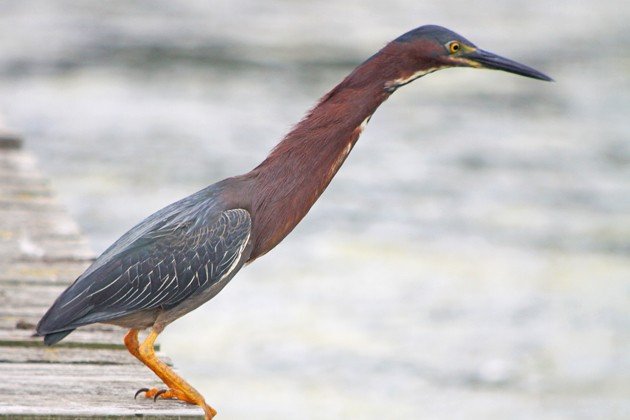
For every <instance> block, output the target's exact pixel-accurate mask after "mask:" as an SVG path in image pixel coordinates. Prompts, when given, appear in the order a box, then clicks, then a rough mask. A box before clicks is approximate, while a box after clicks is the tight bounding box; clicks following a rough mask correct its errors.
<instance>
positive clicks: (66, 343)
mask: <svg viewBox="0 0 630 420" xmlns="http://www.w3.org/2000/svg"><path fill="white" fill-rule="evenodd" d="M33 333H34V331H32V330H18V329H13V330H0V347H3V346H23V347H44V343H43V341H42V338H41V337H33ZM123 336H124V330H122V329H120V333H118V334H113V333H112V332H111V331H98V330H83V329H80V328H79V329H78V330H76V331H74V332H73V333H72V334H70V335H69V336H68V337H67V338H65V339H64V340H63V341H61V342H60V343H58V344H56V345H55V347H57V348H77V347H84V348H99V349H123V348H124V345H123Z"/></svg>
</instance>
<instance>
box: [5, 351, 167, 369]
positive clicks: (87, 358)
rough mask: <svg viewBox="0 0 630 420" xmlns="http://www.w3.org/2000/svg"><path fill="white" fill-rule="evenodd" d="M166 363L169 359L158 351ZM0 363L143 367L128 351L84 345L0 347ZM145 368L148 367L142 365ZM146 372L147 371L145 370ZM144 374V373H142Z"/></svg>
mask: <svg viewBox="0 0 630 420" xmlns="http://www.w3.org/2000/svg"><path fill="white" fill-rule="evenodd" d="M158 357H159V358H160V359H161V360H162V361H163V362H165V363H166V364H169V365H170V364H171V360H170V359H169V358H168V357H167V356H165V355H163V354H160V353H158ZM0 363H39V364H41V363H65V364H81V365H85V364H94V365H137V366H140V367H143V365H141V364H140V362H138V361H137V360H136V359H135V358H134V357H133V356H132V355H131V354H129V352H128V351H127V349H124V350H112V349H91V348H85V347H77V348H63V347H57V346H54V347H27V348H24V347H0ZM144 368H145V369H148V368H146V367H144ZM147 373H148V371H147ZM144 376H146V374H145V375H144Z"/></svg>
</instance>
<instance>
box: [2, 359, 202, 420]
mask: <svg viewBox="0 0 630 420" xmlns="http://www.w3.org/2000/svg"><path fill="white" fill-rule="evenodd" d="M146 370H147V369H146V367H143V366H140V365H137V364H136V365H134V364H128V365H111V366H107V367H106V368H103V366H101V365H81V364H62V363H57V364H32V363H0V378H10V381H6V380H2V381H0V396H2V397H1V398H0V413H3V414H4V415H5V416H9V418H23V417H19V416H29V415H30V416H33V415H40V416H41V415H46V416H49V417H50V418H53V417H54V418H77V417H80V416H85V417H92V418H93V417H101V418H104V417H108V418H109V417H110V416H117V417H122V416H132V417H133V416H138V417H146V416H159V418H161V419H164V418H169V417H170V418H173V416H175V418H177V416H180V417H183V418H191V417H197V418H199V417H201V416H202V410H201V409H200V408H197V407H194V406H191V405H189V404H184V403H181V402H178V401H168V400H158V401H157V402H155V403H154V402H153V400H149V399H146V398H138V399H137V400H134V399H133V395H134V393H135V391H136V390H137V389H139V388H142V387H158V388H162V387H163V385H162V384H161V383H160V382H159V381H157V380H156V379H153V378H150V377H149V376H148V375H147V372H146ZM9 413H10V414H9Z"/></svg>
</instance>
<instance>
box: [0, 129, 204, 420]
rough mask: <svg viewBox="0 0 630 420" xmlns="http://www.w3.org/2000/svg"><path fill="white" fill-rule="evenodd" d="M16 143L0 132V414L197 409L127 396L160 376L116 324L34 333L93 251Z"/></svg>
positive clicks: (160, 413)
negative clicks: (47, 342) (54, 334)
mask: <svg viewBox="0 0 630 420" xmlns="http://www.w3.org/2000/svg"><path fill="white" fill-rule="evenodd" d="M20 144H21V142H20V141H17V140H16V137H15V136H9V135H4V137H3V135H2V133H0V419H4V418H11V419H18V418H19V419H28V418H33V419H42V418H72V419H76V418H90V419H94V418H117V419H119V418H129V419H131V418H137V417H143V418H160V419H164V418H171V419H174V418H192V417H195V418H199V417H201V410H200V409H197V408H196V407H192V406H189V405H186V404H183V403H179V402H176V401H164V400H161V401H158V402H156V403H154V402H153V401H152V400H147V399H145V398H139V399H138V400H134V399H133V394H134V393H135V391H136V390H137V389H138V388H141V387H146V386H149V387H151V386H157V387H163V385H161V384H160V382H159V381H158V380H157V378H156V377H154V375H153V374H152V373H151V372H150V371H149V370H148V369H147V368H146V367H144V366H142V365H141V364H140V363H139V362H137V361H136V360H135V359H134V358H133V357H132V356H130V355H129V353H128V352H127V351H126V350H125V349H124V346H123V345H122V336H123V334H124V331H123V330H121V329H119V328H117V327H114V326H107V325H93V326H88V327H85V328H82V329H80V330H78V331H76V332H74V333H73V334H71V335H69V336H68V337H67V338H66V339H65V340H63V341H62V342H61V343H59V344H58V345H56V346H54V347H52V348H49V347H45V346H43V344H42V339H41V338H40V337H33V333H34V327H35V325H36V323H37V321H38V320H39V318H40V317H41V316H42V315H43V313H44V311H45V310H46V309H47V308H48V306H50V304H51V303H52V302H53V300H54V299H55V297H56V296H57V295H58V294H59V293H60V292H61V291H62V290H63V289H64V288H65V287H66V286H67V285H68V284H69V283H71V282H72V281H73V280H74V279H75V278H76V277H77V275H79V274H80V273H81V272H82V271H83V270H84V269H85V268H86V267H87V265H89V263H90V261H91V260H92V258H93V255H92V254H91V252H90V250H89V248H88V246H87V244H86V242H85V239H84V238H83V236H82V235H81V232H80V230H79V228H78V227H77V225H76V224H75V223H74V221H73V220H72V218H70V216H69V215H68V214H67V213H66V212H65V211H64V209H63V208H62V206H60V205H59V203H58V202H57V201H56V200H55V197H54V194H53V192H52V190H51V188H50V186H49V183H48V182H47V181H46V180H45V179H44V178H43V177H42V176H41V175H40V174H39V172H38V171H37V164H36V161H35V160H34V159H33V158H32V156H31V155H29V154H28V153H26V152H24V151H22V150H20Z"/></svg>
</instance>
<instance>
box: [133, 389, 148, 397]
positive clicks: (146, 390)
mask: <svg viewBox="0 0 630 420" xmlns="http://www.w3.org/2000/svg"><path fill="white" fill-rule="evenodd" d="M148 391H149V388H140V389H139V390H137V391H136V395H134V396H133V399H134V400H135V399H136V398H138V395H140V393H142V392H148Z"/></svg>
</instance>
